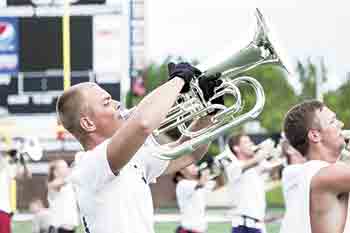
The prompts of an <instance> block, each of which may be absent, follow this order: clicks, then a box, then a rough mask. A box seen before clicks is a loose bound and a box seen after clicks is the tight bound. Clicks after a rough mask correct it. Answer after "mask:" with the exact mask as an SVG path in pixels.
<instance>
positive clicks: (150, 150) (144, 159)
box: [138, 136, 169, 183]
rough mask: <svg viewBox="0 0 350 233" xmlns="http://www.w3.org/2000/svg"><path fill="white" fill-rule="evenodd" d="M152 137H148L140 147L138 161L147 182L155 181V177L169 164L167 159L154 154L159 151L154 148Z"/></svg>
mask: <svg viewBox="0 0 350 233" xmlns="http://www.w3.org/2000/svg"><path fill="white" fill-rule="evenodd" d="M154 140H155V139H154V138H153V137H152V136H151V137H148V138H147V140H146V142H145V144H144V146H143V147H142V148H140V150H142V151H140V154H139V156H138V161H139V163H141V164H142V165H143V167H144V172H145V179H146V180H147V183H155V182H156V179H157V178H158V177H159V176H161V175H162V174H163V173H164V171H165V169H166V168H167V167H168V165H169V161H167V160H162V159H159V158H158V157H157V156H156V155H157V154H158V153H159V151H158V150H157V148H156V142H154Z"/></svg>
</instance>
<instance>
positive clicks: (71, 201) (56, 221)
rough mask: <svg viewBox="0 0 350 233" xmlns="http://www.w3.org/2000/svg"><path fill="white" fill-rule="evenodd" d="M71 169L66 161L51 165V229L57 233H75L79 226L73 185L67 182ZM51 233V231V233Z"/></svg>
mask: <svg viewBox="0 0 350 233" xmlns="http://www.w3.org/2000/svg"><path fill="white" fill-rule="evenodd" d="M69 174H70V168H69V167H68V164H67V163H66V161H64V160H62V159H60V160H54V161H52V162H51V163H50V165H49V174H48V176H49V177H48V184H47V189H48V194H47V197H48V201H49V208H50V215H51V220H50V222H51V228H53V229H55V232H57V233H73V232H75V229H76V228H77V227H78V225H79V214H78V208H77V202H76V198H75V194H74V190H73V187H72V184H71V183H69V182H67V181H66V178H67V177H68V176H69ZM50 232H51V231H50Z"/></svg>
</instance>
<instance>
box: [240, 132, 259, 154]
mask: <svg viewBox="0 0 350 233" xmlns="http://www.w3.org/2000/svg"><path fill="white" fill-rule="evenodd" d="M254 145H255V144H254V143H253V141H252V140H251V139H250V137H249V136H242V137H241V139H240V140H239V150H240V153H241V154H242V155H244V156H245V157H247V158H251V157H253V156H254Z"/></svg>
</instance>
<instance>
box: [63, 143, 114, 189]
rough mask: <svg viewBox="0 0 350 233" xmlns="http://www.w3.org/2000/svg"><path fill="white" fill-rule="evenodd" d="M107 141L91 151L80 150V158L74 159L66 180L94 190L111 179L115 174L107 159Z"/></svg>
mask: <svg viewBox="0 0 350 233" xmlns="http://www.w3.org/2000/svg"><path fill="white" fill-rule="evenodd" d="M108 142H109V140H106V141H104V142H103V143H101V144H100V145H98V146H97V147H95V148H94V149H93V150H91V151H87V152H80V156H79V157H80V158H79V160H78V161H75V162H76V163H75V165H74V167H73V169H72V174H71V176H70V177H69V178H68V181H72V182H73V183H75V184H77V185H78V186H84V187H88V188H89V189H93V190H95V191H96V190H99V189H100V187H101V186H103V185H105V184H106V183H108V182H110V181H112V180H113V179H114V178H115V177H116V175H115V174H114V173H113V172H112V170H111V168H110V166H109V163H108V160H107V145H108Z"/></svg>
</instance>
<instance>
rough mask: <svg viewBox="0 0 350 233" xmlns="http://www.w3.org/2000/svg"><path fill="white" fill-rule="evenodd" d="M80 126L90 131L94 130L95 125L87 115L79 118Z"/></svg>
mask: <svg viewBox="0 0 350 233" xmlns="http://www.w3.org/2000/svg"><path fill="white" fill-rule="evenodd" d="M80 126H81V128H82V129H83V130H85V131H86V132H88V133H90V132H92V131H94V130H96V126H95V124H94V122H93V121H91V120H90V119H89V118H88V117H81V118H80Z"/></svg>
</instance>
